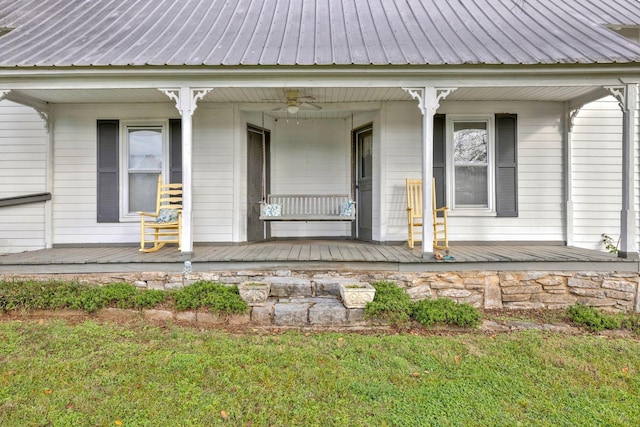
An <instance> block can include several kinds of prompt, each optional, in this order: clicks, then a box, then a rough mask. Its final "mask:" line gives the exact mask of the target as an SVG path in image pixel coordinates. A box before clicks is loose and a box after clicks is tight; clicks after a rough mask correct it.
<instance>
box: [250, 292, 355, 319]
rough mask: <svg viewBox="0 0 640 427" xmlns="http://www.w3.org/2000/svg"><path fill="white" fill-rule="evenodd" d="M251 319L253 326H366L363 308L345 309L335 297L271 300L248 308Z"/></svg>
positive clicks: (301, 297) (300, 297)
mask: <svg viewBox="0 0 640 427" xmlns="http://www.w3.org/2000/svg"><path fill="white" fill-rule="evenodd" d="M272 289H273V288H272ZM272 295H273V290H272ZM250 319H251V324H252V325H255V326H295V327H304V326H310V327H323V326H326V327H336V326H364V325H366V324H367V322H366V321H365V319H364V309H361V308H346V307H345V306H344V304H343V303H342V301H341V300H340V299H339V298H338V297H336V296H321V297H311V296H309V297H305V296H296V297H290V298H289V297H287V298H273V297H272V298H269V299H268V300H267V302H266V303H265V304H264V305H262V306H254V307H251V313H250Z"/></svg>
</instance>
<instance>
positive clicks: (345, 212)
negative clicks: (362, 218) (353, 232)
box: [340, 200, 354, 216]
mask: <svg viewBox="0 0 640 427" xmlns="http://www.w3.org/2000/svg"><path fill="white" fill-rule="evenodd" d="M353 208H354V203H353V200H347V201H346V202H344V203H343V204H342V208H341V209H340V216H352V215H353Z"/></svg>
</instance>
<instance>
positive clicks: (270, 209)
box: [261, 203, 282, 216]
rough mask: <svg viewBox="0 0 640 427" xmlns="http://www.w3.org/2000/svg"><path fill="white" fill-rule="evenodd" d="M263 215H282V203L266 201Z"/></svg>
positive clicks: (263, 206)
mask: <svg viewBox="0 0 640 427" xmlns="http://www.w3.org/2000/svg"><path fill="white" fill-rule="evenodd" d="M261 213H262V216H282V205H281V204H279V203H265V204H263V205H262V212H261Z"/></svg>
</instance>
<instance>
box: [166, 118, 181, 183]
mask: <svg viewBox="0 0 640 427" xmlns="http://www.w3.org/2000/svg"><path fill="white" fill-rule="evenodd" d="M169 182H171V183H181V182H182V120H180V119H170V120H169Z"/></svg>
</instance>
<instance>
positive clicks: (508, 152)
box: [496, 114, 518, 216]
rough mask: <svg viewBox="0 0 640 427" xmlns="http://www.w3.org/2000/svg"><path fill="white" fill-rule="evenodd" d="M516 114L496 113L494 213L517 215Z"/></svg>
mask: <svg viewBox="0 0 640 427" xmlns="http://www.w3.org/2000/svg"><path fill="white" fill-rule="evenodd" d="M517 129H518V128H517V116H516V115H515V114H496V213H497V215H498V216H518V141H517Z"/></svg>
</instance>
